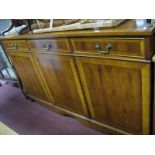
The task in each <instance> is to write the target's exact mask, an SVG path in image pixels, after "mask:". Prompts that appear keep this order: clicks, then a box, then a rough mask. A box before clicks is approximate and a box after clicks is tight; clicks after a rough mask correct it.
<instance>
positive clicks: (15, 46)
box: [3, 40, 29, 51]
mask: <svg viewBox="0 0 155 155" xmlns="http://www.w3.org/2000/svg"><path fill="white" fill-rule="evenodd" d="M3 45H4V47H5V48H6V49H7V50H25V51H27V50H29V48H28V46H27V43H26V41H21V40H20V41H19V40H13V41H3Z"/></svg>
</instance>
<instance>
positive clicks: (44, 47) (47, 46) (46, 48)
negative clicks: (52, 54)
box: [42, 44, 52, 51]
mask: <svg viewBox="0 0 155 155" xmlns="http://www.w3.org/2000/svg"><path fill="white" fill-rule="evenodd" d="M42 47H43V49H44V50H47V51H50V50H51V48H52V45H51V44H49V45H46V44H43V46H42Z"/></svg>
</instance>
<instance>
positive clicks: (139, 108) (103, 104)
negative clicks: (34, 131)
mask: <svg viewBox="0 0 155 155" xmlns="http://www.w3.org/2000/svg"><path fill="white" fill-rule="evenodd" d="M154 31H155V26H154V25H153V26H152V27H150V28H138V27H137V26H136V20H128V21H126V22H124V23H123V24H121V25H120V26H118V27H116V28H112V29H100V30H78V31H66V32H51V33H43V34H25V35H20V36H6V37H1V38H0V41H1V45H2V46H3V48H4V50H5V52H6V54H7V55H8V57H9V59H10V61H11V63H12V65H13V66H14V68H15V70H16V72H17V73H18V75H19V78H20V80H21V84H22V90H23V92H24V94H25V95H26V97H30V98H32V99H34V100H37V101H39V102H40V103H41V104H42V105H44V106H46V107H47V108H49V109H51V110H54V111H56V112H58V113H60V114H62V115H67V116H71V117H74V118H76V119H78V120H79V121H80V122H81V123H83V124H85V125H87V126H89V127H92V128H95V129H98V130H100V131H103V132H104V133H107V134H153V133H155V128H154V126H155V120H154V119H153V118H155V115H154V113H153V109H154V95H153V94H154V63H153V62H154V60H155V58H154V57H153V54H154V47H155V44H154ZM21 104H22V103H21ZM153 122H154V123H153ZM153 131H154V132H153Z"/></svg>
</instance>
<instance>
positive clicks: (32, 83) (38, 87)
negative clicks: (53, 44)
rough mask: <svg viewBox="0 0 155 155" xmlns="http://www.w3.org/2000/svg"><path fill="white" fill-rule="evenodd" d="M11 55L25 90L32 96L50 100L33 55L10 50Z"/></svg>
mask: <svg viewBox="0 0 155 155" xmlns="http://www.w3.org/2000/svg"><path fill="white" fill-rule="evenodd" d="M9 57H10V58H11V61H12V63H13V65H14V67H15V68H16V70H17V73H18V74H19V77H20V78H21V81H22V84H23V89H24V91H26V92H27V93H29V94H30V95H32V96H35V97H37V98H40V99H43V100H45V101H48V95H47V94H48V93H47V91H46V89H45V87H44V84H43V82H42V79H41V75H40V74H39V71H38V69H37V66H36V63H35V60H34V59H33V56H32V55H31V54H30V53H29V54H27V53H18V52H16V53H14V52H12V53H11V52H9Z"/></svg>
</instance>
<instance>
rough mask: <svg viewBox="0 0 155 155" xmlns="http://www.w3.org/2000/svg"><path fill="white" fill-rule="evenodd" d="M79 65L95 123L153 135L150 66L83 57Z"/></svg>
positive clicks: (78, 59) (78, 61)
mask: <svg viewBox="0 0 155 155" xmlns="http://www.w3.org/2000/svg"><path fill="white" fill-rule="evenodd" d="M76 62H77V66H78V69H79V72H80V77H81V80H82V85H83V88H84V92H85V95H86V98H87V102H88V104H89V109H90V112H91V116H92V117H93V119H94V120H96V121H98V122H101V123H103V124H105V125H107V127H109V128H111V127H112V128H113V129H114V130H115V129H120V130H121V131H125V132H127V133H132V134H149V108H150V64H148V63H142V62H130V61H120V60H108V59H100V58H98V59H97V58H82V57H76Z"/></svg>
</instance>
